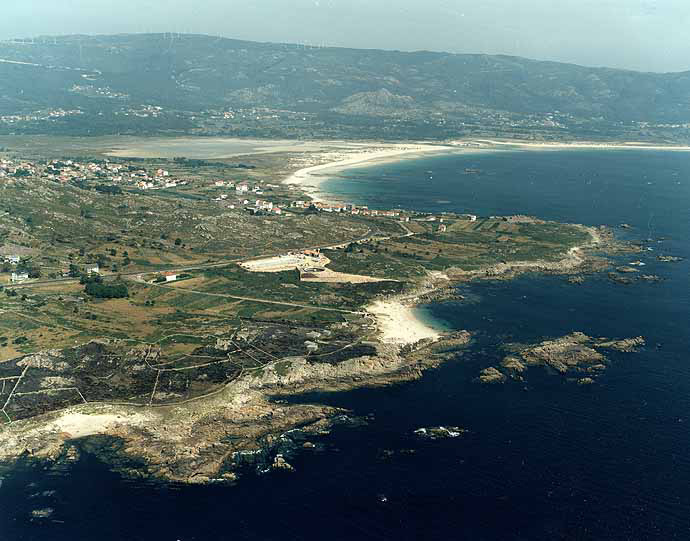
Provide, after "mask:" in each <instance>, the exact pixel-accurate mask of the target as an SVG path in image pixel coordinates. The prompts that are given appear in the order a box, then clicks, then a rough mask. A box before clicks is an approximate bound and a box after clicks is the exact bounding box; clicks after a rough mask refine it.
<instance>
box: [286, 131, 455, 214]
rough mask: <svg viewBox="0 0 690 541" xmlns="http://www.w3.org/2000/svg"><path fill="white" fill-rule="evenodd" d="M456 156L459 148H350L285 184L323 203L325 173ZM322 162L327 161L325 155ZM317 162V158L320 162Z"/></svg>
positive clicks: (408, 145)
mask: <svg viewBox="0 0 690 541" xmlns="http://www.w3.org/2000/svg"><path fill="white" fill-rule="evenodd" d="M453 151H455V152H457V151H458V149H457V147H453V146H446V145H426V144H387V145H386V144H378V145H377V144H372V145H359V144H357V145H354V144H353V145H351V147H350V148H348V149H344V150H343V151H341V152H332V153H329V154H327V155H326V156H325V158H327V159H328V160H329V161H328V162H327V163H322V164H317V165H310V166H309V167H305V168H303V169H300V170H299V171H296V172H295V173H293V174H292V175H290V176H289V177H288V178H286V179H285V180H284V181H283V182H284V183H285V184H293V185H299V186H300V187H301V188H302V189H303V190H304V191H305V192H306V193H307V194H308V195H309V197H311V198H312V199H313V200H314V201H322V194H321V193H320V192H319V186H320V184H321V183H322V182H324V181H325V180H328V175H324V174H323V173H325V172H328V173H333V174H335V173H338V172H340V171H343V170H345V169H348V168H350V167H354V166H357V165H365V164H371V163H384V162H392V161H397V160H400V159H403V158H406V157H414V156H416V155H420V154H425V153H433V152H437V153H441V152H453ZM321 158H324V156H323V155H322V156H321ZM317 159H318V158H317Z"/></svg>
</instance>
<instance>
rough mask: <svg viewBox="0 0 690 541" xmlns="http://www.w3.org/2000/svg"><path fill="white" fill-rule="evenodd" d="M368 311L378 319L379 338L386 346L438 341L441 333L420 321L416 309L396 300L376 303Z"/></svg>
mask: <svg viewBox="0 0 690 541" xmlns="http://www.w3.org/2000/svg"><path fill="white" fill-rule="evenodd" d="M367 311H368V312H369V313H370V314H372V315H373V316H374V317H376V321H377V325H378V330H379V335H380V336H379V337H380V339H381V341H382V342H383V343H385V344H397V345H400V346H403V345H405V344H414V343H415V342H418V341H419V340H422V339H425V338H431V339H434V340H436V339H438V338H439V337H440V336H441V333H440V332H439V331H437V330H436V329H433V328H432V327H430V326H429V325H426V324H424V323H423V322H422V321H420V320H419V319H418V318H417V316H416V315H415V313H414V308H413V307H412V306H409V305H407V304H404V303H403V302H401V301H399V300H395V299H386V300H379V301H375V302H373V303H372V304H370V305H369V306H368V307H367Z"/></svg>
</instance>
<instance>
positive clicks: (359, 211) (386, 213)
mask: <svg viewBox="0 0 690 541" xmlns="http://www.w3.org/2000/svg"><path fill="white" fill-rule="evenodd" d="M291 206H292V207H295V208H301V209H308V208H316V209H318V210H320V211H323V212H344V213H348V214H353V215H359V216H382V217H385V218H399V217H400V216H402V214H403V211H401V210H376V209H370V208H369V207H365V206H356V205H350V204H347V203H327V202H325V201H293V202H292V205H291ZM408 221H409V220H408Z"/></svg>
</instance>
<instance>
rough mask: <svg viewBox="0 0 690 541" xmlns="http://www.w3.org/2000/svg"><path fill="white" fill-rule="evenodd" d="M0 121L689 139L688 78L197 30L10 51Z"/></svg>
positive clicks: (40, 128)
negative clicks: (291, 42) (312, 43)
mask: <svg viewBox="0 0 690 541" xmlns="http://www.w3.org/2000/svg"><path fill="white" fill-rule="evenodd" d="M51 112H52V116H51ZM0 116H2V119H3V120H2V122H0V129H1V130H2V131H3V132H5V133H6V132H7V131H8V130H9V131H10V132H14V133H22V132H64V133H82V132H83V133H148V132H155V133H164V132H172V133H177V132H198V133H206V134H210V133H228V134H237V135H247V134H253V135H290V134H293V135H300V136H305V135H310V136H316V137H318V136H356V135H357V134H358V132H360V134H361V135H362V136H380V137H386V136H389V137H393V138H401V137H428V138H444V137H455V136H462V135H469V134H479V133H482V134H485V135H511V134H512V135H520V134H521V133H523V132H524V133H531V134H537V135H538V136H539V137H545V138H548V137H554V136H558V135H562V134H570V135H574V136H582V137H588V136H589V137H592V136H594V137H596V136H600V137H616V136H624V135H625V136H632V135H639V136H641V137H652V138H671V139H683V138H685V137H687V134H688V127H687V126H683V125H684V124H688V123H690V72H684V73H669V74H656V73H638V72H633V71H623V70H615V69H606V68H587V67H581V66H576V65H572V64H561V63H555V62H539V61H534V60H527V59H523V58H516V57H509V56H489V55H468V54H462V55H458V54H448V53H432V52H415V53H404V52H396V51H380V50H355V49H342V48H313V47H303V46H298V45H283V44H271V43H254V42H247V41H237V40H231V39H222V38H216V37H211V36H200V35H179V34H137V35H116V36H70V37H59V38H37V39H34V40H26V41H21V42H17V41H12V42H0ZM8 117H16V118H14V119H13V120H12V121H9V120H7V119H8ZM383 119H385V120H386V121H385V122H383V121H382V120H383Z"/></svg>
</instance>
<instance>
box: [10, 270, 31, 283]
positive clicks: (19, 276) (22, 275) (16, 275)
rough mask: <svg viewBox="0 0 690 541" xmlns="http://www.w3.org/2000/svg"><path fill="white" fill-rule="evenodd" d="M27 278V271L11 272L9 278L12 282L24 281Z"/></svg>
mask: <svg viewBox="0 0 690 541" xmlns="http://www.w3.org/2000/svg"><path fill="white" fill-rule="evenodd" d="M28 279H29V273H28V272H13V273H12V276H11V278H10V280H11V281H12V282H24V281H25V280H28Z"/></svg>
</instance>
